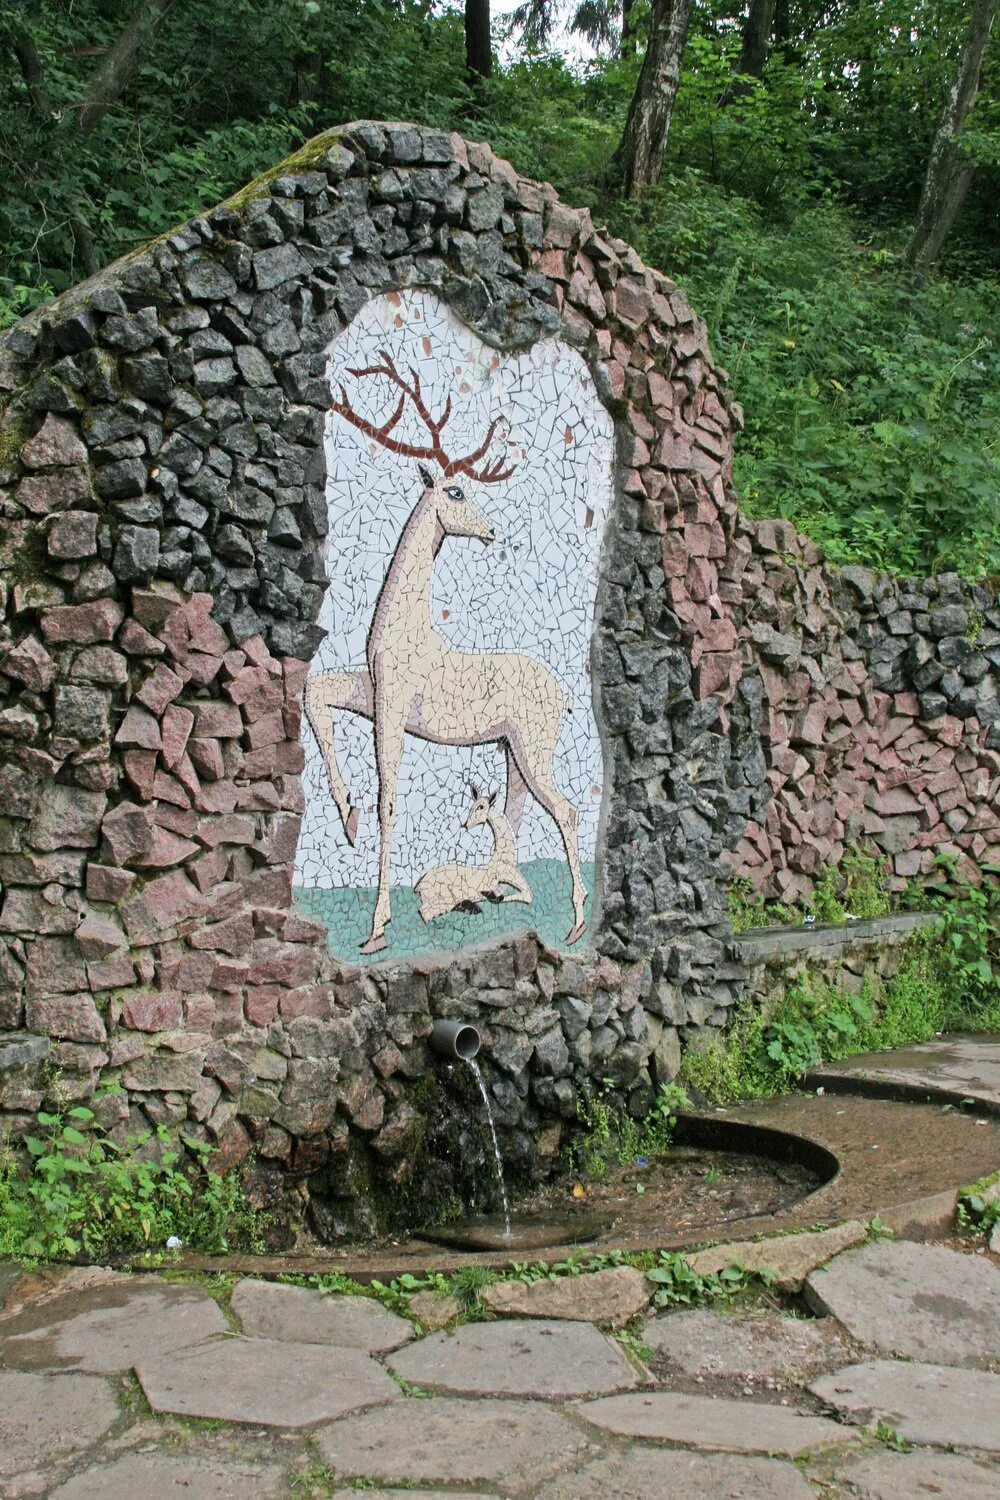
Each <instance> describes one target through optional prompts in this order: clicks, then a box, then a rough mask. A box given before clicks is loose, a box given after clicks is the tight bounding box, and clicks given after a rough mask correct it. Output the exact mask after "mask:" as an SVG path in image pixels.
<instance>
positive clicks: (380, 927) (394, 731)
mask: <svg viewBox="0 0 1000 1500" xmlns="http://www.w3.org/2000/svg"><path fill="white" fill-rule="evenodd" d="M384 693H385V689H384V686H381V687H380V694H379V696H380V698H381V699H382V702H381V703H380V705H379V711H378V712H377V713H376V715H375V762H376V765H377V767H378V831H379V852H378V895H377V896H376V898H375V911H374V914H373V916H372V930H371V935H370V936H369V938H368V941H367V942H366V943H364V944H363V945H362V948H361V952H362V953H381V951H382V949H383V948H384V947H385V929H386V927H388V925H389V923H390V921H391V920H392V912H391V910H390V904H389V876H390V872H391V865H392V831H393V827H394V825H395V822H396V793H397V789H398V782H399V762H400V760H401V758H402V754H403V736H404V734H405V729H406V710H405V708H404V709H403V711H402V712H401V713H400V712H397V711H395V706H394V712H393V713H392V714H391V715H387V714H386V711H385V698H384Z"/></svg>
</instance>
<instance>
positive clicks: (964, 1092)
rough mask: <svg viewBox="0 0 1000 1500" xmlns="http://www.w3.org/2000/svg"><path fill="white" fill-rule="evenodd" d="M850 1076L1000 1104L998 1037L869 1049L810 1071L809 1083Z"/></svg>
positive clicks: (951, 1038) (945, 1039)
mask: <svg viewBox="0 0 1000 1500" xmlns="http://www.w3.org/2000/svg"><path fill="white" fill-rule="evenodd" d="M852 1079H861V1080H862V1081H871V1082H874V1083H887V1084H896V1085H902V1086H904V1087H906V1088H913V1089H918V1090H926V1092H927V1093H930V1094H940V1093H943V1094H949V1095H959V1096H961V1098H963V1099H978V1100H982V1101H983V1102H985V1103H987V1104H991V1105H995V1106H998V1107H1000V1045H998V1044H997V1041H996V1040H995V1039H990V1038H988V1037H976V1036H948V1037H943V1038H942V1039H941V1040H940V1041H936V1042H921V1043H919V1044H918V1045H917V1046H914V1047H897V1048H896V1049H895V1050H894V1051H891V1052H866V1053H862V1054H860V1055H859V1056H857V1057H848V1058H845V1059H844V1060H843V1061H842V1062H835V1063H824V1064H823V1066H822V1067H821V1068H816V1069H813V1070H811V1071H810V1073H809V1075H808V1079H807V1082H808V1084H809V1086H810V1087H815V1086H816V1085H817V1084H819V1085H821V1086H823V1085H830V1084H835V1085H843V1083H844V1081H845V1080H846V1081H847V1082H848V1083H849V1082H850V1081H851V1080H852Z"/></svg>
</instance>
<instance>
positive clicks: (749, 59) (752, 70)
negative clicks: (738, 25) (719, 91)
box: [735, 0, 777, 78]
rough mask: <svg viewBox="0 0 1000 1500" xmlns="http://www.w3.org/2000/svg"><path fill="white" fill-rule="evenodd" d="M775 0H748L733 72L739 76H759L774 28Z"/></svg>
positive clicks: (765, 60) (765, 59)
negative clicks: (747, 8)
mask: <svg viewBox="0 0 1000 1500" xmlns="http://www.w3.org/2000/svg"><path fill="white" fill-rule="evenodd" d="M776 3H777V0H750V9H749V10H748V11H747V18H746V21H745V22H744V25H743V45H742V46H741V48H740V55H739V58H738V59H737V62H736V68H735V72H736V73H737V74H738V75H739V77H740V78H759V77H760V76H761V74H762V73H763V71H764V64H765V63H766V62H767V54H768V51H769V50H770V46H771V32H772V31H773V30H774V8H775V5H776Z"/></svg>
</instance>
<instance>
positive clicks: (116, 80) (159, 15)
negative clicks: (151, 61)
mask: <svg viewBox="0 0 1000 1500" xmlns="http://www.w3.org/2000/svg"><path fill="white" fill-rule="evenodd" d="M173 3H174V0H139V4H138V5H137V6H136V8H135V10H134V11H133V12H132V17H131V19H130V20H129V22H128V24H127V26H126V27H125V29H124V30H123V31H122V32H121V34H120V35H119V37H118V39H117V41H116V42H115V44H114V46H113V47H110V48H109V49H108V51H107V52H106V53H105V54H104V57H103V59H102V61H101V63H100V64H99V66H98V67H97V69H96V70H95V72H94V74H93V76H92V78H91V80H90V86H89V88H88V89H87V94H86V98H85V99H84V101H83V104H82V106H81V108H80V116H79V123H80V133H81V135H85V136H86V135H89V134H90V132H91V131H92V130H94V129H95V128H96V126H98V125H99V124H100V122H101V121H102V120H103V118H104V116H105V115H106V114H107V112H108V110H109V109H110V108H111V106H112V105H113V104H114V103H115V101H116V100H117V99H118V98H119V96H120V95H121V93H122V92H123V90H124V89H125V88H126V86H127V85H128V81H129V79H130V78H131V77H132V74H133V73H134V72H135V69H136V67H137V66H138V64H139V62H140V61H141V59H140V52H141V51H142V49H143V48H144V47H145V46H147V45H148V43H149V42H150V41H151V40H152V37H153V33H154V31H155V30H156V28H157V26H158V25H159V24H160V22H161V21H162V20H163V17H164V16H165V15H166V13H167V11H168V10H169V9H170V7H171V5H173Z"/></svg>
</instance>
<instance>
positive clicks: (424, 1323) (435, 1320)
mask: <svg viewBox="0 0 1000 1500" xmlns="http://www.w3.org/2000/svg"><path fill="white" fill-rule="evenodd" d="M409 1310H410V1315H411V1316H412V1317H414V1318H416V1320H417V1322H418V1323H419V1324H420V1326H421V1328H423V1329H424V1330H425V1331H426V1332H427V1333H434V1332H436V1330H437V1329H439V1328H447V1326H448V1324H449V1323H454V1321H455V1319H456V1318H459V1317H461V1315H462V1304H461V1302H459V1300H458V1298H457V1297H452V1296H451V1295H450V1294H448V1295H447V1296H444V1297H442V1296H440V1295H439V1294H438V1293H437V1292H414V1294H413V1296H412V1297H411V1298H410V1301H409Z"/></svg>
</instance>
